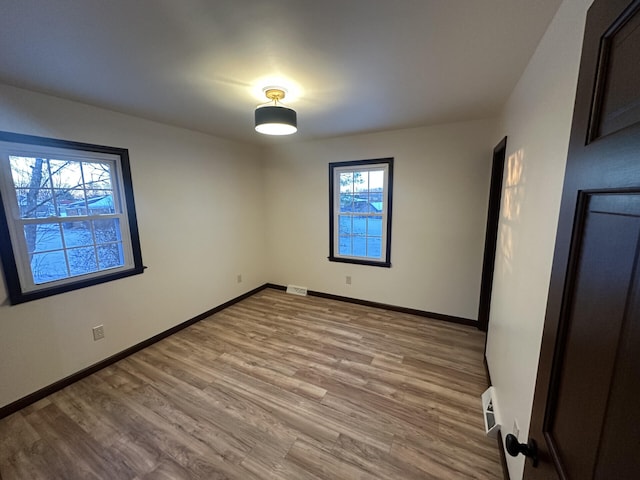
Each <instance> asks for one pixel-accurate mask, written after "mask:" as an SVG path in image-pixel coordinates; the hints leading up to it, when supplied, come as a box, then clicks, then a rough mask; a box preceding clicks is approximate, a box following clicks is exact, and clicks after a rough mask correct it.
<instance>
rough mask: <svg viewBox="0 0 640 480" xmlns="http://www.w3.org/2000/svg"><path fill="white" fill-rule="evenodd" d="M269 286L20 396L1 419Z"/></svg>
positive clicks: (0, 410) (1, 411) (1, 410)
mask: <svg viewBox="0 0 640 480" xmlns="http://www.w3.org/2000/svg"><path fill="white" fill-rule="evenodd" d="M268 287H269V284H268V283H265V284H264V285H261V286H259V287H257V288H254V289H253V290H250V291H249V292H247V293H244V294H242V295H240V296H239V297H236V298H233V299H231V300H229V301H228V302H225V303H223V304H221V305H218V306H217V307H214V308H212V309H210V310H207V311H206V312H204V313H201V314H200V315H196V316H195V317H193V318H191V319H189V320H187V321H186V322H182V323H180V324H178V325H176V326H174V327H171V328H170V329H168V330H165V331H164V332H160V333H158V334H157V335H154V336H153V337H150V338H148V339H146V340H143V341H142V342H140V343H137V344H136V345H133V346H131V347H129V348H126V349H125V350H122V351H121V352H118V353H116V354H114V355H112V356H110V357H108V358H105V359H104V360H100V361H99V362H97V363H94V364H93V365H90V366H88V367H86V368H84V369H82V370H80V371H78V372H76V373H72V374H71V375H69V376H68V377H65V378H63V379H61V380H58V381H57V382H54V383H52V384H51V385H47V386H46V387H43V388H41V389H40V390H37V391H35V392H33V393H30V394H29V395H27V396H25V397H22V398H19V399H18V400H16V401H14V402H11V403H9V404H8V405H5V406H4V407H0V419H2V418H5V417H8V416H9V415H11V414H13V413H15V412H17V411H18V410H22V409H23V408H25V407H28V406H29V405H31V404H33V403H35V402H37V401H39V400H42V399H43V398H45V397H46V396H48V395H51V394H52V393H55V392H57V391H58V390H62V389H63V388H65V387H68V386H69V385H71V384H72V383H75V382H77V381H78V380H82V379H83V378H85V377H88V376H89V375H91V374H93V373H96V372H97V371H99V370H102V369H103V368H105V367H108V366H109V365H112V364H114V363H116V362H118V361H120V360H123V359H124V358H126V357H128V356H129V355H132V354H134V353H136V352H139V351H140V350H143V349H145V348H147V347H149V346H151V345H153V344H154V343H156V342H159V341H160V340H163V339H165V338H167V337H169V336H171V335H173V334H174V333H177V332H179V331H180V330H183V329H185V328H187V327H189V326H191V325H193V324H194V323H198V322H199V321H201V320H204V319H205V318H207V317H210V316H211V315H213V314H214V313H218V312H220V311H221V310H224V309H225V308H228V307H230V306H232V305H234V304H236V303H238V302H240V301H241V300H244V299H246V298H249V297H250V296H252V295H254V294H256V293H258V292H260V291H262V290H264V289H265V288H268Z"/></svg>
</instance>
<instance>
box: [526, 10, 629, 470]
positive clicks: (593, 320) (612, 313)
mask: <svg viewBox="0 0 640 480" xmlns="http://www.w3.org/2000/svg"><path fill="white" fill-rule="evenodd" d="M639 12H640V0H595V1H594V2H593V4H592V6H591V8H590V9H589V13H588V16H587V24H586V30H585V37H584V44H583V51H582V59H581V64H580V76H579V80H578V88H577V93H576V103H575V109H574V116H573V124H572V128H571V140H570V147H569V157H568V161H567V168H566V173H565V180H564V188H563V194H562V203H561V206H560V217H559V223H558V233H557V237H556V246H555V252H554V259H553V266H552V272H551V281H550V286H549V296H548V302H547V311H546V317H545V324H544V331H543V337H542V345H541V350H540V361H539V364H538V375H537V380H536V389H535V394H534V402H533V412H532V417H531V427H530V436H531V437H532V438H533V439H534V440H535V441H536V443H537V445H538V450H539V451H538V457H539V463H538V467H537V468H534V467H533V464H532V462H530V461H527V463H526V466H525V475H524V476H525V479H528V480H543V479H544V480H554V479H570V480H589V479H602V480H605V479H606V480H609V479H616V480H618V479H619V480H626V479H635V478H640V477H638V472H640V455H639V454H638V451H639V450H638V447H640V403H639V402H638V401H637V400H638V398H640V390H639V388H640V356H639V355H638V354H637V352H638V351H640V325H638V323H639V322H640V299H639V297H640V281H639V278H638V276H639V275H640V273H639V272H638V270H639V268H638V258H639V257H640V251H639V248H640V245H639V242H640V80H639V78H640V72H639V69H640V57H639V55H640V53H639V52H640V13H639ZM634 352H635V354H634Z"/></svg>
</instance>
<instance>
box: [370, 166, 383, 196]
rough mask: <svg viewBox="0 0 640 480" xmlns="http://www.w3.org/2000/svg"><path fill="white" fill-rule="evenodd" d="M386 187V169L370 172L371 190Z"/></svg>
mask: <svg viewBox="0 0 640 480" xmlns="http://www.w3.org/2000/svg"><path fill="white" fill-rule="evenodd" d="M383 189H384V171H383V170H373V171H371V172H369V190H371V191H374V190H380V191H382V190H383Z"/></svg>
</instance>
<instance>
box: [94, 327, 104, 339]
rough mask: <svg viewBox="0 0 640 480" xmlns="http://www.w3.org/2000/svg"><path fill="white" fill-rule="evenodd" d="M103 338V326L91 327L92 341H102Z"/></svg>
mask: <svg viewBox="0 0 640 480" xmlns="http://www.w3.org/2000/svg"><path fill="white" fill-rule="evenodd" d="M103 338H104V325H98V326H97V327H93V341H94V342H95V341H98V340H102V339H103Z"/></svg>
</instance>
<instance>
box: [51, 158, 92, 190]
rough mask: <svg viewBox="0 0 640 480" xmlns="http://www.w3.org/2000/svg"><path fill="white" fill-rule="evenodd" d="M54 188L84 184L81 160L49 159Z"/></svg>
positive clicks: (70, 187) (68, 187) (74, 186)
mask: <svg viewBox="0 0 640 480" xmlns="http://www.w3.org/2000/svg"><path fill="white" fill-rule="evenodd" d="M49 168H50V169H51V181H52V182H53V188H59V189H67V190H68V189H72V188H78V187H81V186H82V185H83V183H84V182H83V181H82V167H81V166H80V162H75V161H66V160H49Z"/></svg>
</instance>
